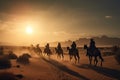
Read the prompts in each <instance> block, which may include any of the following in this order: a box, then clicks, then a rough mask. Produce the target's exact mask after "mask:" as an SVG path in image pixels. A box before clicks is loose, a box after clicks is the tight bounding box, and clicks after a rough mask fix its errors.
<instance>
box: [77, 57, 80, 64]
mask: <svg viewBox="0 0 120 80" xmlns="http://www.w3.org/2000/svg"><path fill="white" fill-rule="evenodd" d="M77 58H78V63H79V60H80V56H79V55H77Z"/></svg>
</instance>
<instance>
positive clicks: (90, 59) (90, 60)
mask: <svg viewBox="0 0 120 80" xmlns="http://www.w3.org/2000/svg"><path fill="white" fill-rule="evenodd" d="M89 62H90V65H91V64H92V57H91V56H89Z"/></svg>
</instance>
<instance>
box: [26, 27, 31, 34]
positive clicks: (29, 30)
mask: <svg viewBox="0 0 120 80" xmlns="http://www.w3.org/2000/svg"><path fill="white" fill-rule="evenodd" d="M26 33H27V34H32V33H33V30H32V28H31V26H28V27H27V28H26Z"/></svg>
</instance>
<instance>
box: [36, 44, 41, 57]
mask: <svg viewBox="0 0 120 80" xmlns="http://www.w3.org/2000/svg"><path fill="white" fill-rule="evenodd" d="M36 52H37V53H39V55H40V54H42V50H41V49H40V47H39V44H37V45H36Z"/></svg>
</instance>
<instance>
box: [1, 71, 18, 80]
mask: <svg viewBox="0 0 120 80" xmlns="http://www.w3.org/2000/svg"><path fill="white" fill-rule="evenodd" d="M0 80H18V79H17V78H16V76H15V75H14V74H13V73H10V72H1V73H0Z"/></svg>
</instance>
